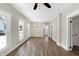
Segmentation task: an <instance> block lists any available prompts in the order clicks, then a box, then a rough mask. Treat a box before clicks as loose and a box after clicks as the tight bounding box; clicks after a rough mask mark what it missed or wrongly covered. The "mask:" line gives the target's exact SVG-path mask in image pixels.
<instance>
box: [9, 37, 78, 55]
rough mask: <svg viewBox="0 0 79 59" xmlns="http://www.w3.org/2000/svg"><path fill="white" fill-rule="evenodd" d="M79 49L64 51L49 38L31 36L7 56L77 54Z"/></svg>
mask: <svg viewBox="0 0 79 59" xmlns="http://www.w3.org/2000/svg"><path fill="white" fill-rule="evenodd" d="M77 55H79V49H76V48H75V49H73V51H70V52H68V51H66V50H65V49H63V48H62V47H60V46H57V44H56V42H55V41H53V40H52V39H50V38H44V37H43V38H37V37H32V38H30V39H29V40H28V41H27V42H25V43H24V44H23V45H21V46H20V47H18V48H17V49H15V50H14V51H12V52H11V53H9V54H8V56H77Z"/></svg>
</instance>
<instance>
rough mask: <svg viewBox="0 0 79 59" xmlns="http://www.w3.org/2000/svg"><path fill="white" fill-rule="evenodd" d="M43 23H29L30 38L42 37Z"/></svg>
mask: <svg viewBox="0 0 79 59" xmlns="http://www.w3.org/2000/svg"><path fill="white" fill-rule="evenodd" d="M44 25H45V24H44V23H40V22H31V36H35V37H43V28H44Z"/></svg>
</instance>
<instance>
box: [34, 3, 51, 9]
mask: <svg viewBox="0 0 79 59" xmlns="http://www.w3.org/2000/svg"><path fill="white" fill-rule="evenodd" d="M44 5H45V6H46V7H47V8H51V6H50V4H49V3H44ZM37 7H38V3H35V5H34V8H33V10H36V9H37Z"/></svg>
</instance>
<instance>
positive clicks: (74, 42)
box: [70, 16, 79, 50]
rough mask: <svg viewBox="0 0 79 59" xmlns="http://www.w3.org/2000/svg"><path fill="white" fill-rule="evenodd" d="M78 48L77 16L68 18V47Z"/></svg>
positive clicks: (78, 30) (78, 22) (78, 28)
mask: <svg viewBox="0 0 79 59" xmlns="http://www.w3.org/2000/svg"><path fill="white" fill-rule="evenodd" d="M74 48H79V16H75V17H72V18H71V19H70V49H71V50H73V49H74Z"/></svg>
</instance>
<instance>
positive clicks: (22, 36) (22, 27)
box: [19, 19, 24, 40]
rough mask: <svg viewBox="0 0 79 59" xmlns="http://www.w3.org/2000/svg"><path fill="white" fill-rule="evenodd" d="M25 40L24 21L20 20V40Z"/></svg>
mask: <svg viewBox="0 0 79 59" xmlns="http://www.w3.org/2000/svg"><path fill="white" fill-rule="evenodd" d="M23 38H24V21H23V20H21V19H19V40H22V39H23Z"/></svg>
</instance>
